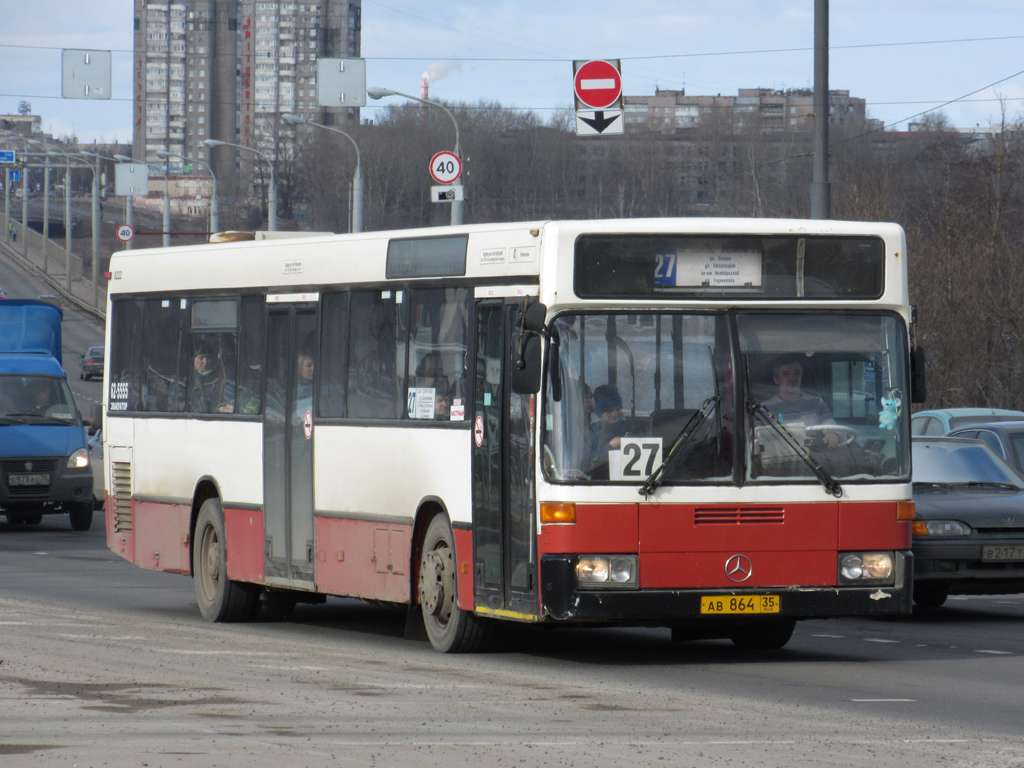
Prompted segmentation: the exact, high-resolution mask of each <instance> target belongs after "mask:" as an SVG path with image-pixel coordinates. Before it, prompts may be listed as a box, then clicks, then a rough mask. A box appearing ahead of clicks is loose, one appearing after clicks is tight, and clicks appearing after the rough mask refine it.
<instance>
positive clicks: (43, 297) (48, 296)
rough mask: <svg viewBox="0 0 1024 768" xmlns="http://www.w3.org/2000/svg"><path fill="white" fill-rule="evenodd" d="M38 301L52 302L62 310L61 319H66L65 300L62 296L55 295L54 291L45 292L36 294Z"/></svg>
mask: <svg viewBox="0 0 1024 768" xmlns="http://www.w3.org/2000/svg"><path fill="white" fill-rule="evenodd" d="M36 300H37V301H45V302H46V303H47V304H52V305H53V306H55V307H56V308H57V309H58V310H60V316H61V319H64V300H63V299H62V298H61V297H60V296H54V295H53V294H52V293H43V294H40V295H39V296H36Z"/></svg>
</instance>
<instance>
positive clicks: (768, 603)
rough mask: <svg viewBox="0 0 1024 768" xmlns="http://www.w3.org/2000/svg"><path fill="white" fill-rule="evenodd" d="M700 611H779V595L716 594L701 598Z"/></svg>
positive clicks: (719, 613)
mask: <svg viewBox="0 0 1024 768" xmlns="http://www.w3.org/2000/svg"><path fill="white" fill-rule="evenodd" d="M700 612H701V613H706V614H711V615H716V616H717V615H724V614H734V613H778V612H779V596H778V595H744V596H739V595H715V596H713V597H712V596H707V595H705V596H703V597H701V599H700Z"/></svg>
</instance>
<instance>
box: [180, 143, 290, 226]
mask: <svg viewBox="0 0 1024 768" xmlns="http://www.w3.org/2000/svg"><path fill="white" fill-rule="evenodd" d="M199 143H200V144H202V145H203V146H205V147H209V148H210V149H213V148H214V147H234V148H235V149H244V150H245V151H247V152H254V153H255V154H257V155H259V156H260V157H261V158H263V160H265V161H266V163H267V166H268V167H269V168H270V189H268V190H267V229H268V230H269V231H271V232H276V231H277V179H276V178H275V176H274V163H273V161H272V160H271V158H269V157H268V156H267V154H266V153H265V152H261V151H260V150H258V149H254V148H253V147H246V146H244V145H243V144H232V143H231V142H230V141H221V140H220V139H206V140H205V141H201V142H199Z"/></svg>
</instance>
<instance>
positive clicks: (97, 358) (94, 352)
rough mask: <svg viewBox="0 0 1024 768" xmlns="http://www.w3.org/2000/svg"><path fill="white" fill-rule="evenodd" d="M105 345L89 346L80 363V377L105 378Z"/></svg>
mask: <svg viewBox="0 0 1024 768" xmlns="http://www.w3.org/2000/svg"><path fill="white" fill-rule="evenodd" d="M103 356H104V349H103V347H89V348H88V349H87V350H85V354H84V355H82V362H81V363H80V364H79V366H80V367H79V370H78V378H80V379H91V378H94V377H95V378H97V379H102V378H103Z"/></svg>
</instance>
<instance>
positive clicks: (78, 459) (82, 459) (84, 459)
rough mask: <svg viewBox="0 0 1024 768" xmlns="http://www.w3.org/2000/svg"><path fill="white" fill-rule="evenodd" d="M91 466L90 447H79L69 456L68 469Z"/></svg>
mask: <svg viewBox="0 0 1024 768" xmlns="http://www.w3.org/2000/svg"><path fill="white" fill-rule="evenodd" d="M88 466H89V449H88V448H79V449H78V450H77V451H75V452H74V453H72V454H71V455H70V456H68V469H85V468H86V467H88Z"/></svg>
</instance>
